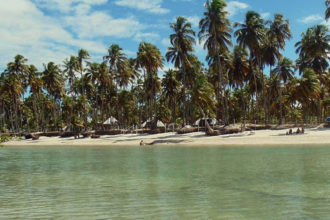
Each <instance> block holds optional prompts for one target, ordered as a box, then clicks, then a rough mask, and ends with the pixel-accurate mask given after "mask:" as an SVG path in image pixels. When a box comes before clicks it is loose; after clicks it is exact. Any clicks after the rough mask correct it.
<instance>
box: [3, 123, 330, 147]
mask: <svg viewBox="0 0 330 220" xmlns="http://www.w3.org/2000/svg"><path fill="white" fill-rule="evenodd" d="M286 132H287V129H282V130H257V131H253V134H252V135H251V133H250V132H249V131H246V132H242V133H237V134H228V135H221V136H205V133H204V132H195V133H188V134H177V133H173V132H169V133H161V134H121V135H104V136H101V137H100V138H98V139H91V138H85V139H83V138H82V139H74V138H73V137H70V138H60V137H40V139H39V140H31V139H29V140H25V139H23V140H11V141H9V142H5V143H2V144H1V145H2V146H4V147H10V146H118V147H119V146H140V145H139V143H140V141H141V140H143V141H144V142H145V143H153V145H152V146H195V147H196V146H214V147H221V146H224V147H225V146H242V147H244V146H255V147H262V146H300V145H313V146H315V145H329V146H330V129H329V128H312V129H306V130H305V134H293V135H286ZM152 146H142V147H152Z"/></svg>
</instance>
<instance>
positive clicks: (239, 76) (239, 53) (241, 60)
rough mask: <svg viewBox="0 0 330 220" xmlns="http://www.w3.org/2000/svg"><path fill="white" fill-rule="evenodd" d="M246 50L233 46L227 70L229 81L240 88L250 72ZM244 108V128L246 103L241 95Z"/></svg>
mask: <svg viewBox="0 0 330 220" xmlns="http://www.w3.org/2000/svg"><path fill="white" fill-rule="evenodd" d="M247 56H248V52H247V51H246V49H244V48H242V47H240V46H235V47H234V53H233V58H232V64H231V68H230V70H229V81H230V83H231V84H232V85H234V86H236V87H240V89H241V90H243V88H244V81H246V78H247V76H248V75H249V73H250V72H251V69H250V65H249V61H248V58H247ZM241 99H242V100H241V101H242V103H243V110H244V118H243V122H244V128H245V123H246V103H245V99H244V97H241Z"/></svg>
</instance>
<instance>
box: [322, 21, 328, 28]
mask: <svg viewBox="0 0 330 220" xmlns="http://www.w3.org/2000/svg"><path fill="white" fill-rule="evenodd" d="M321 24H323V25H326V26H327V27H330V20H324V21H322V23H321Z"/></svg>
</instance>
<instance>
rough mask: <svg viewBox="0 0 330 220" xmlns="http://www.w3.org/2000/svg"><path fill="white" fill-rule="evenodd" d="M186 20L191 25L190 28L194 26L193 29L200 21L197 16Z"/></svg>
mask: <svg viewBox="0 0 330 220" xmlns="http://www.w3.org/2000/svg"><path fill="white" fill-rule="evenodd" d="M186 18H187V20H188V21H189V22H190V23H191V24H192V26H194V27H198V26H199V21H200V20H201V18H200V17H198V16H196V15H195V16H188V17H186Z"/></svg>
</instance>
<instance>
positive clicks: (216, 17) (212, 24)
mask: <svg viewBox="0 0 330 220" xmlns="http://www.w3.org/2000/svg"><path fill="white" fill-rule="evenodd" d="M225 7H226V2H225V1H224V0H212V2H210V1H209V0H207V1H206V3H205V8H206V11H205V12H204V17H203V18H202V19H201V21H200V22H199V27H200V29H201V30H200V32H199V34H198V36H199V40H200V42H203V41H205V43H204V49H207V50H208V53H209V57H214V58H215V60H216V62H217V67H218V68H217V69H218V83H219V85H218V97H219V98H220V100H221V101H220V100H219V105H221V103H222V106H224V102H225V101H224V97H223V94H224V86H223V84H222V82H223V73H222V68H221V52H226V51H228V50H229V49H228V47H229V46H231V45H232V42H231V34H230V32H231V28H230V21H229V20H228V19H227V15H228V12H227V11H225ZM222 112H223V115H222V119H223V121H224V123H225V124H227V123H228V121H227V119H226V117H225V111H222Z"/></svg>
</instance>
